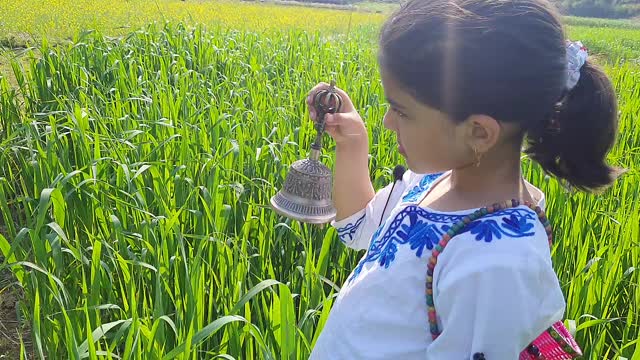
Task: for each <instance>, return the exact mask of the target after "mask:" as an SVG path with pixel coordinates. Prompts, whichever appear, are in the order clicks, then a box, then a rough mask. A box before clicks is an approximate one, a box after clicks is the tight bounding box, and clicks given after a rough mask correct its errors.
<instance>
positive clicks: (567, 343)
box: [426, 199, 582, 359]
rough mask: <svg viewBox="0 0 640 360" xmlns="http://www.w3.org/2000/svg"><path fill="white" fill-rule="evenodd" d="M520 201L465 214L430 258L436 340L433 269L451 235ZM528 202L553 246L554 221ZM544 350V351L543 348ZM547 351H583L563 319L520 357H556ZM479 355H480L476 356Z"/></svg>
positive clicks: (431, 309) (429, 293) (429, 294)
mask: <svg viewBox="0 0 640 360" xmlns="http://www.w3.org/2000/svg"><path fill="white" fill-rule="evenodd" d="M520 204H521V203H520V201H518V200H516V199H513V200H511V201H505V202H502V203H495V204H493V205H492V206H488V207H483V208H481V209H478V210H476V211H475V212H473V213H472V214H471V215H468V216H465V217H464V218H462V220H460V221H458V222H456V223H455V224H454V225H453V226H451V228H450V229H449V231H447V232H446V233H445V234H444V235H443V236H442V238H440V241H439V242H438V244H437V245H436V246H435V247H434V249H433V251H432V252H431V257H430V258H429V262H428V263H427V281H426V295H427V307H428V315H429V327H430V331H431V337H432V338H433V340H435V339H437V338H438V336H439V335H440V330H439V329H438V322H437V315H436V309H435V305H434V301H433V271H434V269H435V266H436V264H437V263H438V256H439V255H440V254H441V253H442V251H443V250H444V248H445V247H447V244H448V243H449V241H451V239H452V238H453V237H454V236H456V235H457V234H459V233H460V231H462V230H463V229H464V228H465V227H466V226H467V225H469V224H470V223H471V222H473V221H476V220H478V219H479V218H481V217H483V216H485V215H487V214H492V213H495V212H497V211H500V210H504V209H508V208H515V207H518V206H520ZM522 204H523V205H525V206H527V207H528V208H529V209H531V210H533V211H535V213H536V214H537V215H538V219H539V220H540V222H541V223H542V225H543V226H544V230H545V232H546V233H547V239H548V240H549V246H551V244H552V241H553V234H552V229H551V224H550V223H549V220H548V219H547V217H546V215H545V213H544V211H543V210H542V209H541V208H540V207H539V206H536V205H534V204H532V203H531V202H529V201H525V202H523V203H522ZM541 350H543V351H541ZM544 352H550V353H553V354H554V355H557V356H565V355H567V356H569V357H558V359H572V358H574V357H577V356H579V355H582V353H581V351H580V348H579V347H578V344H576V343H575V340H574V339H573V338H572V337H571V335H570V334H569V333H568V331H566V329H565V328H564V325H562V323H561V322H558V323H556V324H554V326H552V327H551V328H549V329H548V330H547V331H546V332H545V333H543V335H541V336H540V337H538V338H537V339H536V341H534V342H533V343H532V344H531V345H529V347H528V348H527V349H526V350H525V351H523V353H522V354H521V355H520V359H549V358H553V357H545V354H544ZM475 355H478V357H477V356H475ZM475 355H474V359H475V358H478V359H484V356H483V355H482V354H480V353H478V354H475Z"/></svg>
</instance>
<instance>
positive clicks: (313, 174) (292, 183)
mask: <svg viewBox="0 0 640 360" xmlns="http://www.w3.org/2000/svg"><path fill="white" fill-rule="evenodd" d="M284 189H285V190H286V191H287V192H289V193H291V194H293V195H297V196H300V197H306V198H308V199H312V200H317V201H321V200H327V199H330V198H331V171H330V170H329V168H327V167H326V166H324V165H323V164H322V163H320V162H318V161H316V160H311V159H304V160H298V161H296V162H295V163H293V165H291V169H290V173H289V175H288V176H287V179H286V180H285V183H284Z"/></svg>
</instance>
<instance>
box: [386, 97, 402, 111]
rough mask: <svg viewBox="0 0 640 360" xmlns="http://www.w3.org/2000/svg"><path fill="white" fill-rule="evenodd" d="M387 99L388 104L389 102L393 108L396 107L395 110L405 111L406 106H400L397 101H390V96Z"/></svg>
mask: <svg viewBox="0 0 640 360" xmlns="http://www.w3.org/2000/svg"><path fill="white" fill-rule="evenodd" d="M385 98H386V99H387V102H388V103H389V104H390V105H391V106H393V107H395V108H398V109H403V110H404V109H405V107H404V106H402V105H400V103H398V102H397V101H395V100H393V99H390V98H389V97H388V96H385Z"/></svg>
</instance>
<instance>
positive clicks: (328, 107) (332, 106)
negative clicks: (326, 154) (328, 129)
mask: <svg viewBox="0 0 640 360" xmlns="http://www.w3.org/2000/svg"><path fill="white" fill-rule="evenodd" d="M335 85H336V82H335V80H332V81H331V86H330V87H329V89H328V90H321V91H318V92H317V93H316V95H315V96H314V105H315V108H316V114H318V121H317V122H316V124H315V128H316V131H317V133H316V138H315V140H314V142H313V144H312V145H311V156H310V158H311V159H313V160H318V159H319V158H320V151H321V150H322V136H323V135H324V129H325V120H324V115H325V114H335V113H337V112H338V111H340V108H341V107H342V97H341V96H340V94H338V93H337V92H336V89H335Z"/></svg>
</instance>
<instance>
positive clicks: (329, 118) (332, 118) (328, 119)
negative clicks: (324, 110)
mask: <svg viewBox="0 0 640 360" xmlns="http://www.w3.org/2000/svg"><path fill="white" fill-rule="evenodd" d="M337 120H338V119H336V115H335V114H327V115H325V116H324V122H325V123H326V124H327V125H335V124H337V123H338V121H337Z"/></svg>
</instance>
